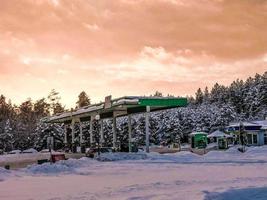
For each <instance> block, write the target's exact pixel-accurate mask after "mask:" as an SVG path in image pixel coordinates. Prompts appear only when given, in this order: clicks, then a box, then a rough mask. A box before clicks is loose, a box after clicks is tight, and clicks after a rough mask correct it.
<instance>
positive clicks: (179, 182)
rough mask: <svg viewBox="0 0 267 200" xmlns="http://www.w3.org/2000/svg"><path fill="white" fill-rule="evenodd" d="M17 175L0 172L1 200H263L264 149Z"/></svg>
mask: <svg viewBox="0 0 267 200" xmlns="http://www.w3.org/2000/svg"><path fill="white" fill-rule="evenodd" d="M99 159H100V160H103V161H109V162H100V161H97V160H92V159H89V158H81V159H79V160H74V159H69V160H67V161H60V162H58V163H57V164H52V165H50V164H49V163H46V164H43V165H31V166H28V167H27V168H23V169H20V170H16V171H15V170H11V171H7V170H4V169H3V168H0V199H1V200H7V199H8V200H35V199H36V200H90V199H91V200H98V199H104V200H107V199H108V200H120V199H123V200H124V199H125V200H179V199H181V200H191V199H192V200H198V199H200V200H226V199H227V200H252V199H255V200H266V199H267V147H266V146H265V147H253V148H252V147H251V148H249V149H248V151H247V152H246V153H240V152H238V151H237V150H236V148H231V149H229V150H227V151H211V152H209V153H208V154H206V155H204V156H198V155H195V154H192V153H190V152H179V153H175V154H164V155H161V154H157V153H150V154H145V153H138V154H126V153H116V154H103V155H102V156H101V157H100V158H99Z"/></svg>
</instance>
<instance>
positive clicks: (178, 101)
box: [138, 98, 188, 107]
mask: <svg viewBox="0 0 267 200" xmlns="http://www.w3.org/2000/svg"><path fill="white" fill-rule="evenodd" d="M138 103H139V105H141V106H154V107H185V106H187V104H188V103H187V98H162V99H154V98H143V99H139V102H138Z"/></svg>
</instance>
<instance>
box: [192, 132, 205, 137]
mask: <svg viewBox="0 0 267 200" xmlns="http://www.w3.org/2000/svg"><path fill="white" fill-rule="evenodd" d="M200 134H202V135H208V133H205V132H193V133H190V134H189V135H191V136H193V135H200Z"/></svg>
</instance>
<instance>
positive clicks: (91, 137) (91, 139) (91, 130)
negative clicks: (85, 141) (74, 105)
mask: <svg viewBox="0 0 267 200" xmlns="http://www.w3.org/2000/svg"><path fill="white" fill-rule="evenodd" d="M89 134H90V147H93V117H92V116H91V119H90V129H89Z"/></svg>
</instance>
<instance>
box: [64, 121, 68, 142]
mask: <svg viewBox="0 0 267 200" xmlns="http://www.w3.org/2000/svg"><path fill="white" fill-rule="evenodd" d="M67 134H68V127H67V125H66V124H65V125H64V145H65V147H66V146H67V144H68V137H67Z"/></svg>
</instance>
